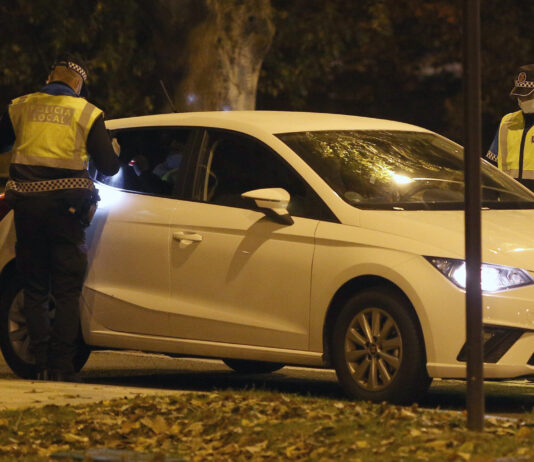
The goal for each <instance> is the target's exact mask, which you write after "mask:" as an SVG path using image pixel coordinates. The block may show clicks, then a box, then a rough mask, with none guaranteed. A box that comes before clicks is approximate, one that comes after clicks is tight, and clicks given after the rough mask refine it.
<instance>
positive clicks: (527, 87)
mask: <svg viewBox="0 0 534 462" xmlns="http://www.w3.org/2000/svg"><path fill="white" fill-rule="evenodd" d="M532 92H534V64H527V65H525V66H521V67H520V68H519V70H518V71H517V74H516V78H515V81H514V88H512V91H511V92H510V96H529V95H530V94H532Z"/></svg>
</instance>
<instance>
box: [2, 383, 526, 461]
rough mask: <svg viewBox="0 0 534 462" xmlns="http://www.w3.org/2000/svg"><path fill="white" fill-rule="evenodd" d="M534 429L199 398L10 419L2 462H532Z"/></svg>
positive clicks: (265, 396)
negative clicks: (105, 454) (138, 458)
mask: <svg viewBox="0 0 534 462" xmlns="http://www.w3.org/2000/svg"><path fill="white" fill-rule="evenodd" d="M533 426H534V415H533V414H531V413H527V414H524V417H523V418H522V419H521V420H517V419H498V418H489V419H487V421H486V425H485V431H484V432H483V433H474V432H470V431H468V430H467V429H466V427H465V415H463V414H462V413H460V412H453V411H439V410H426V409H421V408H419V407H417V406H412V407H399V406H393V405H389V404H385V403H383V404H372V403H367V402H355V401H348V400H339V399H331V398H324V397H323V398H321V397H305V396H298V395H293V394H292V395H287V394H281V393H274V392H266V391H256V390H252V391H250V390H249V391H234V390H227V391H223V392H208V393H196V392H191V393H184V394H174V395H169V396H151V397H136V398H130V399H117V400H113V401H102V402H99V403H96V404H92V405H85V406H45V407H42V408H29V409H25V410H17V411H4V412H2V413H0V461H1V462H3V461H13V460H17V461H28V462H30V461H31V462H33V461H50V460H64V461H68V460H86V461H90V460H93V459H92V458H91V457H89V455H87V454H89V453H87V454H86V451H88V450H89V449H91V448H108V449H110V450H125V451H126V450H128V451H136V452H138V453H141V454H146V455H149V456H147V457H148V459H145V460H154V461H163V460H165V458H164V456H166V457H174V458H176V460H187V461H208V460H213V461H228V460H232V461H240V460H255V461H256V460H257V461H263V460H306V461H323V462H326V461H330V460H332V461H362V462H363V461H369V460H372V461H412V460H413V461H418V460H422V461H427V460H428V461H456V460H457V461H476V462H483V461H492V460H495V459H497V458H499V457H508V458H511V459H509V460H514V461H515V460H532V458H530V454H531V453H532V452H533V450H534V431H532V427H533ZM84 454H86V455H85V456H84ZM60 455H62V456H64V457H62V458H57V457H59V456H60ZM67 456H68V457H67ZM51 457H52V459H51ZM76 457H77V459H76ZM84 457H85V459H84ZM99 460H105V459H99ZM108 460H111V459H108ZM115 460H120V459H115ZM126 460H134V459H126Z"/></svg>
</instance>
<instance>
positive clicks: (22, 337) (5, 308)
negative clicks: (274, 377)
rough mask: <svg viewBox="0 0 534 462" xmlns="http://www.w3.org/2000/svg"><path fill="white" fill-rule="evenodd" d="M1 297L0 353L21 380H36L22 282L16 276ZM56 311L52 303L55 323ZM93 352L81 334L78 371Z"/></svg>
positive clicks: (51, 310) (9, 282) (76, 365)
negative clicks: (24, 310) (24, 309)
mask: <svg viewBox="0 0 534 462" xmlns="http://www.w3.org/2000/svg"><path fill="white" fill-rule="evenodd" d="M4 287H5V289H4V291H3V292H2V294H1V296H0V349H1V350H2V354H3V356H4V359H5V361H6V363H7V365H8V366H9V367H10V368H11V370H12V371H13V372H14V373H15V374H16V375H17V376H19V377H21V378H23V379H34V378H35V377H36V374H37V370H36V367H35V360H34V358H33V355H32V354H31V353H30V351H29V343H30V339H29V336H28V330H27V327H26V320H25V319H24V316H23V315H22V312H21V307H22V303H23V301H24V298H23V297H24V296H23V293H22V283H21V281H20V279H19V278H18V277H17V276H16V275H13V276H12V277H10V278H9V280H8V281H7V282H6V284H5V285H4ZM53 316H54V309H53V304H52V303H51V307H50V318H51V321H52V322H53ZM90 353H91V350H90V349H89V347H88V346H87V345H86V344H85V342H84V341H83V337H82V335H81V331H80V340H79V348H78V351H77V352H76V356H75V358H74V370H75V371H76V372H78V371H80V370H81V369H82V368H83V366H84V365H85V363H86V362H87V360H88V359H89V355H90Z"/></svg>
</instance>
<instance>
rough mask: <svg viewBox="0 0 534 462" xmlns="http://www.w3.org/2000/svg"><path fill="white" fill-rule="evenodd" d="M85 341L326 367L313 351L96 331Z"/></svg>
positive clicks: (114, 347)
mask: <svg viewBox="0 0 534 462" xmlns="http://www.w3.org/2000/svg"><path fill="white" fill-rule="evenodd" d="M85 337H86V338H85V341H86V343H87V344H88V345H89V346H94V347H101V348H102V347H103V348H110V349H127V350H139V351H150V352H154V353H167V354H172V355H184V356H201V357H206V358H238V359H250V360H255V361H270V362H280V363H284V364H294V365H301V366H312V367H323V366H324V363H323V354H322V353H321V352H313V351H301V350H285V349H281V348H268V347H259V346H251V345H238V344H233V343H219V342H207V341H201V340H190V339H180V338H172V337H153V336H150V335H142V334H129V333H124V332H115V331H94V330H93V331H91V332H90V333H89V335H87V336H85Z"/></svg>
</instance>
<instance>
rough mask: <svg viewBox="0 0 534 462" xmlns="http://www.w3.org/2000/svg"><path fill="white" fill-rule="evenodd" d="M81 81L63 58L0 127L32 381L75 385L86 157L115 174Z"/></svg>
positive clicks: (82, 72)
mask: <svg viewBox="0 0 534 462" xmlns="http://www.w3.org/2000/svg"><path fill="white" fill-rule="evenodd" d="M86 80H87V68H86V66H85V65H84V64H83V61H81V60H80V59H78V58H74V57H72V56H69V55H66V56H64V57H62V58H61V59H59V60H57V61H56V62H55V64H54V65H53V66H52V70H51V72H50V75H49V77H48V80H47V84H46V86H45V87H44V88H42V89H41V90H40V91H38V92H36V93H31V94H28V95H25V96H21V97H19V98H16V99H14V100H13V101H12V102H11V104H10V105H9V107H8V111H7V112H6V113H5V114H4V115H3V117H2V119H1V121H0V151H1V150H2V149H3V150H5V149H6V147H7V149H8V150H9V148H10V150H11V165H10V168H9V175H10V180H9V181H8V182H7V185H6V199H7V200H8V201H9V203H10V205H11V206H12V207H13V209H14V218H15V229H16V235H17V244H16V261H17V269H18V272H19V274H20V276H21V278H22V283H23V293H24V308H23V312H24V315H25V317H26V321H27V326H28V333H29V337H30V351H31V352H32V353H33V355H34V357H35V362H36V370H37V378H38V379H48V380H60V381H74V380H77V377H76V375H75V370H74V365H73V359H74V356H75V353H76V350H77V344H78V342H79V334H80V307H79V303H80V295H81V290H82V286H83V282H84V280H85V275H86V270H87V257H86V249H85V242H84V241H85V227H86V226H88V224H89V222H90V219H91V212H93V213H94V209H95V204H96V202H97V200H98V193H97V191H96V190H95V188H94V186H93V182H92V181H91V179H90V177H89V174H88V172H87V162H88V159H89V156H91V158H92V159H93V160H94V163H95V166H96V168H97V169H98V170H99V171H101V172H102V173H104V174H105V175H114V174H115V173H117V171H118V170H119V161H118V157H117V155H118V151H119V149H118V145H117V144H115V145H114V144H113V142H112V140H111V139H110V137H109V134H108V132H107V130H106V128H105V125H104V118H103V113H102V111H101V110H100V109H98V108H97V107H96V106H93V105H92V104H91V103H89V102H88V101H87V100H86V99H84V98H83V97H80V93H82V90H83V88H84V86H85V85H86ZM50 297H52V299H53V301H54V306H55V318H54V321H53V323H52V325H50V322H49V301H50Z"/></svg>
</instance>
